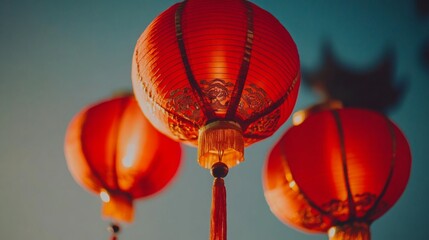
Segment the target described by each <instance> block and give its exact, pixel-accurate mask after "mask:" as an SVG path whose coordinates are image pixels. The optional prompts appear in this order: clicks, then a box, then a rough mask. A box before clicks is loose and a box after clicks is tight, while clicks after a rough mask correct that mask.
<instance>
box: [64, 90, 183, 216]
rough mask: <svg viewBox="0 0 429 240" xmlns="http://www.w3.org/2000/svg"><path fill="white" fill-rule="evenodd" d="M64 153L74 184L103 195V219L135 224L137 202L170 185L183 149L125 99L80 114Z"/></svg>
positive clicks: (72, 123)
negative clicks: (135, 205) (134, 203)
mask: <svg viewBox="0 0 429 240" xmlns="http://www.w3.org/2000/svg"><path fill="white" fill-rule="evenodd" d="M65 155H66V159H67V164H68V167H69V170H70V172H71V174H72V176H73V178H74V179H75V180H76V182H78V183H79V184H80V185H81V186H82V187H83V188H85V189H87V190H89V191H91V192H93V193H96V194H100V197H101V198H102V200H103V207H102V215H103V216H104V217H106V218H112V219H114V220H117V221H124V222H131V221H132V220H133V200H135V199H140V198H145V197H148V196H151V195H154V194H156V193H158V192H159V191H161V190H162V189H163V188H164V187H165V186H166V185H167V184H168V183H169V182H171V180H172V178H173V177H174V176H175V174H176V172H177V170H178V168H179V165H180V162H181V147H180V145H179V143H177V142H175V141H173V140H171V139H170V138H168V137H166V136H164V135H163V134H161V133H159V132H158V131H157V130H156V129H155V128H154V127H152V125H151V124H150V123H149V121H148V120H147V119H146V118H145V117H144V115H143V114H142V113H141V111H140V109H139V107H138V104H137V102H136V100H135V99H134V97H133V96H125V97H118V98H114V99H110V100H107V101H103V102H100V103H97V104H95V105H92V106H90V107H87V108H85V109H83V110H82V111H81V112H79V113H78V114H77V115H76V116H75V117H74V118H73V120H72V121H71V123H70V125H69V127H68V129H67V132H66V139H65Z"/></svg>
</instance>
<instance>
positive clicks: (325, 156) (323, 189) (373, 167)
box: [263, 109, 411, 239]
mask: <svg viewBox="0 0 429 240" xmlns="http://www.w3.org/2000/svg"><path fill="white" fill-rule="evenodd" d="M410 167H411V154H410V149H409V146H408V143H407V140H406V138H405V136H404V135H403V134H402V132H401V131H400V130H399V128H398V127H397V126H396V125H395V124H393V123H392V122H391V121H390V120H389V119H388V118H387V117H385V116H383V115H381V114H379V113H377V112H373V111H369V110H362V109H340V110H331V111H322V112H319V113H312V114H310V115H309V116H308V117H307V118H306V119H305V120H304V121H303V122H302V123H301V124H299V125H297V126H293V127H292V128H290V129H289V130H288V131H287V132H286V133H285V134H284V135H283V137H282V138H281V140H280V141H279V142H278V143H277V144H276V145H275V146H274V148H273V150H272V151H271V153H270V155H269V158H268V161H267V163H266V167H265V170H264V174H263V185H264V191H265V198H266V200H267V202H268V204H269V206H270V208H271V211H272V212H273V213H274V214H275V215H276V216H277V217H278V218H279V219H280V220H281V221H283V222H284V223H287V224H289V225H291V226H293V227H295V228H298V229H301V230H304V231H308V232H327V231H328V230H329V234H330V237H331V239H369V238H370V232H369V225H370V224H371V223H372V222H373V221H374V220H376V219H377V218H379V217H380V216H382V215H383V214H384V213H385V212H386V211H388V210H389V209H390V208H391V207H392V206H393V205H394V204H395V202H396V201H397V200H398V199H399V197H400V196H401V194H402V192H403V191H404V189H405V187H406V185H407V181H408V178H409V175H410Z"/></svg>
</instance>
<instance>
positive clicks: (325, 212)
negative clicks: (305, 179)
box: [282, 148, 338, 223]
mask: <svg viewBox="0 0 429 240" xmlns="http://www.w3.org/2000/svg"><path fill="white" fill-rule="evenodd" d="M282 160H283V161H282V167H283V170H284V172H286V170H285V169H286V168H288V169H289V171H290V174H291V175H292V178H293V174H292V170H290V167H289V164H288V163H287V159H286V153H285V150H284V148H283V149H282ZM285 178H286V177H285ZM293 179H294V178H293ZM293 181H295V180H293ZM286 182H287V179H286ZM295 184H296V186H297V187H298V189H299V194H301V196H302V197H303V198H304V199H305V201H306V202H307V203H308V205H310V207H312V208H314V209H315V210H317V211H318V212H319V213H320V214H322V215H323V216H325V217H327V218H329V219H330V220H331V221H332V222H333V223H336V222H338V220H337V219H336V218H335V216H333V215H332V214H331V213H330V212H327V211H325V210H324V209H323V208H321V207H319V206H318V205H317V204H316V203H315V202H313V200H311V199H310V198H309V197H308V196H307V194H305V193H304V191H302V189H301V188H300V187H299V184H298V183H297V182H296V181H295ZM292 191H293V190H292Z"/></svg>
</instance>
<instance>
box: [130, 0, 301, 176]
mask: <svg viewBox="0 0 429 240" xmlns="http://www.w3.org/2000/svg"><path fill="white" fill-rule="evenodd" d="M132 79H133V86H134V92H135V94H136V97H137V99H138V101H139V104H140V106H141V108H142V109H143V112H144V113H145V115H146V116H147V117H148V119H149V120H150V121H151V122H152V123H153V124H154V125H155V127H157V128H158V129H159V130H160V131H162V132H163V133H165V134H167V135H168V136H170V137H171V138H173V139H178V140H180V141H183V142H188V143H191V144H194V145H197V139H198V138H199V130H200V129H201V131H203V132H204V130H205V126H208V128H211V129H217V130H219V129H230V131H229V132H222V131H221V130H219V131H218V132H216V134H217V135H218V138H222V139H224V138H225V137H224V136H225V135H227V136H231V137H230V138H229V139H231V140H225V141H220V140H219V141H217V144H225V145H228V144H229V142H232V143H230V144H229V145H228V146H223V147H222V146H221V147H218V148H216V147H212V146H211V145H210V144H214V141H213V140H208V141H204V140H202V142H200V143H199V144H198V145H199V147H200V148H201V151H202V153H201V154H200V153H199V155H200V158H201V156H202V155H204V154H206V153H208V152H218V151H219V152H222V153H224V150H227V149H229V148H236V149H239V148H240V147H241V148H243V147H244V145H249V144H252V143H254V142H257V141H259V140H262V139H264V138H266V137H268V136H270V135H272V134H273V133H274V132H275V131H276V130H277V129H278V128H279V127H280V126H281V125H282V124H283V123H284V122H285V121H286V119H287V118H288V117H289V115H290V113H291V111H292V108H293V106H294V105H295V101H296V97H297V94H298V88H299V84H300V65H299V57H298V51H297V48H296V46H295V43H294V41H293V39H292V38H291V36H290V34H289V33H288V31H287V30H286V29H285V28H284V27H283V26H282V25H281V24H280V22H279V21H278V20H277V19H276V18H275V17H273V16H272V15H271V14H270V13H268V12H267V11H265V10H263V9H261V8H260V7H258V6H256V5H255V4H253V3H251V2H249V1H243V0H217V1H213V0H188V1H184V2H181V3H177V4H175V5H173V6H172V7H170V8H169V9H167V10H166V11H165V12H163V13H162V14H160V15H159V16H158V17H157V18H155V19H154V20H153V22H152V23H151V24H150V25H149V26H148V27H147V28H146V30H145V31H144V32H143V34H142V35H141V37H140V38H139V40H138V42H137V45H136V47H135V52H134V56H133V59H132ZM219 122H221V123H219ZM212 123H214V124H213V125H210V124H212ZM218 123H219V124H218ZM219 132H220V133H219ZM233 135H237V136H233ZM241 135H242V136H244V140H243V137H242V136H241ZM240 137H241V139H242V140H240ZM203 138H204V137H203ZM234 138H235V139H234ZM200 139H202V138H201V137H200ZM237 139H238V140H237ZM206 145H207V146H206ZM205 148H207V149H205ZM238 151H239V152H240V151H241V150H238ZM225 152H226V151H225ZM236 158H240V159H238V162H239V161H241V160H242V152H241V153H240V154H238V155H237V154H235V155H234V154H232V157H231V159H235V160H228V157H227V154H223V161H224V162H225V163H226V164H227V165H228V166H229V167H232V166H234V165H235V164H237V163H238V162H237V161H236ZM217 160H218V158H217V155H216V156H213V157H211V158H206V159H202V160H201V159H200V164H201V165H202V166H204V167H207V168H210V167H211V165H212V164H213V163H214V162H216V161H217Z"/></svg>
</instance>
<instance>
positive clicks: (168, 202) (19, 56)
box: [0, 0, 429, 240]
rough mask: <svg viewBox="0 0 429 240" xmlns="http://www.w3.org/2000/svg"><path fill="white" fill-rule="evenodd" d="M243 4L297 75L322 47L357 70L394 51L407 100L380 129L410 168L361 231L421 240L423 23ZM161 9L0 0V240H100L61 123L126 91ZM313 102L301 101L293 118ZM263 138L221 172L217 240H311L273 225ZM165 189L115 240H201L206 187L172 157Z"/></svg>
mask: <svg viewBox="0 0 429 240" xmlns="http://www.w3.org/2000/svg"><path fill="white" fill-rule="evenodd" d="M253 2H254V3H256V4H258V5H259V6H260V7H262V8H264V9H266V10H268V11H269V12H271V13H272V14H273V15H274V16H276V17H277V18H278V19H279V20H280V21H281V22H282V23H283V24H284V25H285V27H286V28H287V29H288V30H289V32H290V33H291V35H292V37H293V38H294V40H295V42H296V44H297V46H298V49H299V53H300V58H301V65H302V66H303V67H308V68H313V67H316V66H318V64H320V60H321V54H320V53H321V46H322V45H323V43H324V42H325V41H330V42H331V43H332V46H333V50H334V52H335V54H336V55H337V56H338V57H339V58H340V60H342V61H343V62H345V63H347V64H349V65H350V66H352V67H354V68H356V69H365V68H367V67H370V66H371V65H372V64H374V63H376V62H377V61H378V60H379V59H380V58H381V56H382V55H383V53H385V51H386V50H387V49H388V48H390V49H393V50H394V51H395V65H396V69H395V77H396V79H403V78H405V79H407V80H408V81H409V89H408V92H407V93H406V95H405V97H404V99H403V102H402V103H401V104H400V106H399V107H398V109H397V110H396V111H394V112H392V114H391V115H390V116H391V118H392V119H393V121H394V122H396V123H397V124H398V125H399V127H400V128H401V129H402V130H403V132H404V133H405V135H406V136H407V137H408V140H409V143H410V145H411V148H412V155H413V166H412V173H411V179H410V181H409V185H408V188H407V189H406V191H405V193H404V195H403V196H402V198H401V199H400V200H399V201H398V202H397V204H396V205H395V207H393V208H392V209H391V210H390V211H389V212H388V213H387V214H386V215H384V216H383V217H382V218H380V219H379V220H378V221H376V222H375V223H374V224H373V225H372V233H373V239H375V240H387V239H389V240H399V239H416V240H420V239H427V238H428V237H427V236H428V235H429V228H428V224H427V218H428V216H429V187H428V184H429V161H428V160H429V159H428V151H429V144H428V142H429V141H428V137H429V127H428V122H429V107H428V103H429V101H428V100H429V96H428V90H429V69H424V67H423V65H422V64H421V62H420V55H421V53H420V52H421V51H422V49H421V47H422V46H423V43H424V42H425V41H429V16H428V17H426V18H424V17H419V16H417V13H416V8H415V5H414V1H409V0H403V1H388V0H380V1H369V0H362V1H353V2H352V1H340V0H328V1H316V0H311V1H310V0H309V1H286V0H283V1H280V0H278V1H274V0H264V1H263V0H254V1H253ZM173 3H175V1H170V0H157V1H155V0H152V1H149V0H140V1H111V0H104V1H100V0H93V1H82V0H76V1H54V0H38V1H36V0H0V113H1V114H0V238H1V239H40V240H42V239H43V240H72V239H73V240H74V239H107V237H108V233H107V232H106V231H105V227H106V226H107V223H108V222H105V221H103V220H101V219H100V199H99V198H98V197H97V196H95V195H92V194H89V193H88V192H86V191H85V190H83V189H82V188H81V187H80V186H78V185H77V184H76V183H75V182H74V181H73V179H72V177H71V175H70V174H69V172H68V170H67V166H66V162H65V159H64V154H63V140H64V133H65V130H66V127H67V125H68V122H69V121H70V119H71V118H72V117H73V115H74V114H76V113H77V112H78V111H79V110H80V109H81V108H83V107H84V106H86V105H88V104H91V103H93V102H95V101H99V100H101V99H104V98H107V97H109V96H111V94H112V93H113V92H115V91H117V90H122V89H131V80H130V69H131V56H132V53H133V49H134V45H135V42H136V40H137V38H138V37H139V36H140V34H141V33H142V32H143V30H144V29H145V28H146V26H147V25H148V24H149V23H150V21H151V20H152V19H153V18H155V17H156V16H157V15H158V14H160V13H161V12H162V11H163V10H165V9H166V8H167V7H169V6H170V5H172V4H173ZM316 101H317V97H316V96H315V95H313V94H312V93H311V92H310V91H309V90H306V89H304V88H301V90H300V95H299V100H298V103H297V105H296V107H295V110H298V109H302V108H304V107H306V106H309V105H310V104H313V103H315V102H316ZM289 126H290V122H287V123H286V124H285V125H284V126H283V127H282V128H281V129H280V130H279V131H278V132H277V133H276V134H275V135H273V136H272V137H271V138H269V139H267V140H265V141H263V142H261V143H257V144H255V145H254V146H252V147H250V148H248V149H247V150H246V162H245V163H243V164H241V165H240V166H238V167H236V168H234V169H232V170H231V172H230V174H229V176H228V177H227V179H226V183H227V189H228V224H229V225H228V231H229V234H228V235H229V239H235V240H243V239H247V240H261V239H267V240H275V239H291V240H292V239H294V240H317V239H327V237H326V236H325V235H308V234H304V233H302V232H298V231H296V230H293V229H291V228H289V227H287V226H285V225H283V224H282V223H281V222H280V221H278V220H277V219H276V218H275V217H274V215H273V214H271V212H270V210H269V208H268V206H267V204H266V202H265V199H264V197H263V192H262V186H261V169H262V167H263V165H264V162H265V159H266V156H267V153H268V151H269V149H270V148H271V146H273V144H274V143H275V142H276V141H277V140H278V139H279V137H280V136H281V134H283V133H284V132H285V130H286V128H287V127H289ZM184 149H185V151H184V152H185V153H184V164H183V166H182V168H181V170H180V173H179V174H178V176H177V178H176V181H175V182H174V183H173V184H172V185H170V186H169V188H167V189H166V191H164V192H163V193H162V194H160V195H158V196H157V197H153V198H149V199H146V200H143V201H140V202H137V204H136V206H137V208H136V220H135V223H134V224H132V225H129V226H125V227H124V231H123V233H122V234H121V236H120V239H150V240H167V239H180V240H184V239H195V240H196V239H207V238H208V232H209V213H210V201H211V200H210V198H211V185H212V177H211V176H210V174H209V173H208V172H207V171H205V170H203V169H202V168H200V167H199V166H198V164H197V163H196V161H195V159H196V150H195V149H194V148H190V147H187V146H186V147H184Z"/></svg>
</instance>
